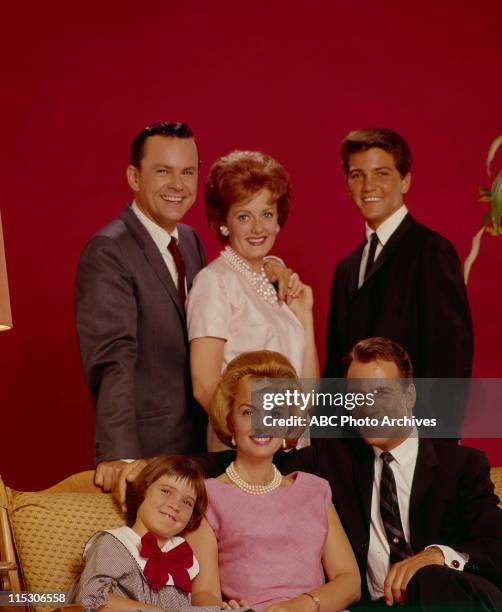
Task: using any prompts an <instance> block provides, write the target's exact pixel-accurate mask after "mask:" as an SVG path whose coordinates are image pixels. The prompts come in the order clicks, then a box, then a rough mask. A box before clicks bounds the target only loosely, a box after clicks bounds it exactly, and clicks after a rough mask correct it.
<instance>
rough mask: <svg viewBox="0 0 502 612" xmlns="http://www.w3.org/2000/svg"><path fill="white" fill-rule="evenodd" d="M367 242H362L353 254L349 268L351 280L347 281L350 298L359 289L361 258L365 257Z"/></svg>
mask: <svg viewBox="0 0 502 612" xmlns="http://www.w3.org/2000/svg"><path fill="white" fill-rule="evenodd" d="M365 244H366V242H362V243H361V244H360V245H359V247H358V248H357V249H356V250H355V251H354V252H353V255H352V261H351V262H350V269H349V282H348V283H347V287H348V288H349V291H350V295H349V299H352V297H353V296H354V293H355V292H356V291H357V290H358V285H359V268H360V267H361V259H362V257H363V251H364V246H365Z"/></svg>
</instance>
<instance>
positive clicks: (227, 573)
mask: <svg viewBox="0 0 502 612" xmlns="http://www.w3.org/2000/svg"><path fill="white" fill-rule="evenodd" d="M292 476H293V477H294V478H295V481H294V483H293V484H292V485H290V486H283V487H279V488H278V489H275V491H272V492H270V493H266V494H265V495H250V494H248V493H245V492H244V491H242V490H241V489H239V488H237V487H236V486H234V485H231V484H226V483H224V482H222V481H221V480H217V479H214V478H210V479H208V480H206V488H207V493H208V497H209V506H208V510H207V513H206V518H207V520H208V522H209V524H210V525H211V527H212V528H213V531H214V532H215V535H216V539H217V540H218V554H219V557H218V563H219V570H220V583H221V590H222V595H223V598H224V599H225V600H228V599H236V600H239V599H246V600H248V601H249V602H250V603H251V604H252V607H253V608H255V609H256V610H258V611H261V610H264V609H265V608H266V607H267V606H269V605H270V604H272V603H273V602H276V601H284V600H287V599H292V598H294V597H296V596H298V595H300V594H301V593H305V592H306V591H310V590H312V589H315V588H317V587H319V586H320V585H321V584H324V571H323V566H322V562H321V557H322V554H323V550H324V543H325V540H326V536H327V533H328V517H327V508H328V505H329V504H330V502H331V490H330V486H329V484H328V482H327V481H326V480H324V479H323V478H319V477H318V476H314V475H312V474H307V473H305V472H297V473H295V474H293V475H292Z"/></svg>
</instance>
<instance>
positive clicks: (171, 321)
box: [76, 207, 205, 462]
mask: <svg viewBox="0 0 502 612" xmlns="http://www.w3.org/2000/svg"><path fill="white" fill-rule="evenodd" d="M178 232H179V239H180V240H179V247H180V250H181V252H182V254H183V258H184V260H185V265H186V277H187V284H188V289H190V287H191V284H192V281H193V278H194V276H195V275H196V274H197V272H199V270H200V269H201V268H202V267H203V266H204V264H205V258H204V251H203V249H202V245H201V243H200V240H199V238H198V236H197V235H196V233H195V232H194V231H193V230H192V229H191V228H190V227H188V226H187V225H182V224H178ZM76 315H77V331H78V336H79V341H80V352H81V356H82V362H83V365H84V369H85V374H86V377H87V382H88V385H89V389H90V391H91V393H92V395H93V396H94V400H95V427H94V451H95V452H94V454H95V459H96V462H100V461H104V460H109V459H120V458H123V459H127V458H131V459H134V458H137V457H152V456H155V455H158V454H162V453H173V452H180V453H183V452H190V451H193V450H196V449H197V445H196V443H195V438H194V427H193V421H194V420H195V419H196V417H195V406H194V405H193V399H192V393H191V385H190V371H189V360H188V338H187V331H186V320H185V309H184V305H183V304H182V303H181V300H180V298H179V295H178V291H177V289H176V287H175V285H174V282H173V280H172V278H171V275H170V273H169V271H168V269H167V267H166V264H165V262H164V260H163V258H162V256H161V254H160V252H159V250H158V248H157V246H156V245H155V243H154V242H153V240H152V239H151V237H150V235H149V234H148V232H147V231H146V229H145V228H144V226H143V225H142V224H141V222H140V221H139V219H138V218H137V217H136V215H135V214H134V212H133V211H132V210H131V209H130V208H129V207H127V208H126V209H125V210H124V211H123V212H122V214H121V215H120V216H119V217H118V218H117V219H115V220H114V221H112V222H111V223H110V224H109V225H107V226H106V227H105V228H103V229H102V230H100V231H99V232H98V233H97V234H96V235H95V236H93V237H92V238H91V240H90V241H89V243H88V244H87V245H86V247H85V248H84V250H83V252H82V255H81V257H80V263H79V267H78V272H77V281H76ZM199 448H200V446H199Z"/></svg>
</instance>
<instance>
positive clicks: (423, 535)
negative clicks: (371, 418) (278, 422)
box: [119, 338, 502, 610]
mask: <svg viewBox="0 0 502 612" xmlns="http://www.w3.org/2000/svg"><path fill="white" fill-rule="evenodd" d="M345 368H346V376H347V380H348V384H349V385H350V384H351V381H353V382H354V381H358V382H359V381H360V380H361V379H364V380H366V381H367V382H368V381H369V380H371V379H374V385H375V387H376V388H377V389H378V391H379V393H380V396H384V397H387V400H386V401H387V402H388V401H389V400H388V398H389V396H391V397H392V402H393V403H392V406H391V407H390V410H389V412H390V411H392V412H393V416H397V413H396V410H398V413H401V411H400V409H402V410H403V412H402V413H401V414H407V415H409V414H411V409H412V407H413V404H414V401H415V388H414V385H413V383H412V377H413V372H412V366H411V362H410V359H409V357H408V355H407V353H406V352H405V351H404V350H403V349H402V347H400V346H399V345H397V344H396V343H394V342H392V341H390V340H387V339H384V338H370V339H367V340H363V341H361V342H359V343H358V344H357V345H356V346H355V347H354V348H353V350H352V351H351V352H350V353H349V354H348V355H347V357H346V359H345ZM361 434H362V435H363V436H364V440H361V439H352V440H349V439H333V438H329V439H317V440H313V443H312V446H311V447H308V448H304V449H301V450H300V451H298V452H296V451H293V452H291V453H282V454H279V455H281V456H279V455H278V456H277V457H276V461H275V462H276V464H277V465H278V467H280V469H281V471H282V472H283V473H289V472H291V471H293V470H303V471H307V472H311V473H314V474H317V475H318V476H321V477H323V478H326V479H327V480H328V481H329V483H330V485H331V489H332V494H333V502H334V505H335V507H336V509H337V511H338V514H339V516H340V519H341V521H342V524H343V527H344V529H345V531H346V533H347V535H348V537H349V540H350V542H351V544H352V547H353V549H354V553H355V555H356V559H357V561H358V564H359V568H360V572H361V576H362V577H363V600H362V602H361V604H359V605H360V606H363V607H364V606H368V607H370V608H372V607H374V606H375V605H381V604H383V605H385V604H388V605H392V604H393V603H398V604H406V605H410V606H418V607H424V608H426V609H430V606H432V607H435V609H444V608H446V607H451V608H452V609H455V610H458V609H467V608H469V609H470V606H475V607H476V608H479V609H485V610H496V609H502V591H501V590H500V588H501V586H502V510H501V509H500V508H499V507H498V505H497V504H498V503H499V500H498V498H497V496H496V495H495V494H494V490H493V484H492V482H491V480H490V474H489V465H488V461H487V459H486V457H485V455H484V453H482V452H480V451H478V450H475V449H472V448H467V447H462V446H456V445H452V444H450V443H447V442H445V441H444V440H435V439H422V438H420V439H419V438H417V437H416V436H415V432H414V430H413V428H411V427H407V428H404V429H401V430H400V431H397V432H391V435H390V436H389V437H386V438H384V437H381V433H380V432H379V433H378V437H376V436H375V435H374V434H373V433H372V432H370V431H361ZM231 459H232V453H231V452H225V453H214V454H207V455H205V456H204V457H201V463H202V465H203V468H204V469H205V471H206V472H207V474H208V475H216V474H217V473H219V472H221V470H222V469H224V467H225V465H226V464H227V463H228V462H229V461H230V460H231ZM139 463H140V462H139ZM140 466H141V463H140ZM128 470H131V472H130V473H129V476H128V478H129V479H133V478H134V475H135V472H134V466H130V467H129V468H128ZM125 478H126V474H123V481H122V486H123V487H124V484H125ZM120 497H124V494H123V493H122V494H119V498H120Z"/></svg>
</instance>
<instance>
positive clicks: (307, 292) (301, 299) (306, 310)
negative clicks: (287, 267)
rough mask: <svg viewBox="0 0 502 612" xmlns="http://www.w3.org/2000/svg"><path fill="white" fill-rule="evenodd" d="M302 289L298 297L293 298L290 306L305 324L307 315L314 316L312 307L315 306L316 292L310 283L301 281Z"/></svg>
mask: <svg viewBox="0 0 502 612" xmlns="http://www.w3.org/2000/svg"><path fill="white" fill-rule="evenodd" d="M300 285H301V287H300V291H299V293H298V297H295V299H293V300H291V303H290V304H289V307H290V308H291V310H292V311H293V312H294V313H295V315H296V316H297V318H298V319H299V320H300V322H301V323H302V324H303V325H305V317H309V318H310V317H311V316H312V308H313V306H314V294H313V293H312V288H311V287H309V286H308V285H304V284H303V283H300Z"/></svg>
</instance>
